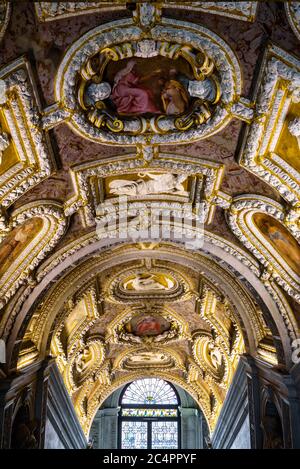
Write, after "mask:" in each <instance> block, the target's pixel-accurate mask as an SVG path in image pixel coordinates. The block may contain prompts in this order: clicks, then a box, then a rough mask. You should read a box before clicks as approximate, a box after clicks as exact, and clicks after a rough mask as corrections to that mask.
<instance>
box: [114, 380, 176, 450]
mask: <svg viewBox="0 0 300 469" xmlns="http://www.w3.org/2000/svg"><path fill="white" fill-rule="evenodd" d="M179 405H180V400H179V396H178V395H177V393H176V390H175V388H174V387H173V386H172V385H171V384H170V383H168V382H167V381H164V380H162V379H158V378H144V379H139V380H136V381H133V382H132V383H130V384H129V385H128V386H126V388H125V389H124V391H123V393H122V395H121V398H120V407H121V409H120V414H119V438H118V446H119V448H120V449H134V448H136V449H178V448H180V431H181V425H180V416H179Z"/></svg>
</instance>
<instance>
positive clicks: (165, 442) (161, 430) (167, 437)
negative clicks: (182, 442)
mask: <svg viewBox="0 0 300 469" xmlns="http://www.w3.org/2000/svg"><path fill="white" fill-rule="evenodd" d="M151 434H152V444H151V448H152V449H177V448H178V422H174V421H173V422H170V421H162V422H152V432H151Z"/></svg>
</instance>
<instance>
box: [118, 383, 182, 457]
mask: <svg viewBox="0 0 300 469" xmlns="http://www.w3.org/2000/svg"><path fill="white" fill-rule="evenodd" d="M141 379H143V378H141ZM150 379H151V378H150ZM153 379H160V378H153ZM135 381H138V379H137V380H135ZM162 381H164V382H165V383H167V384H168V385H169V386H170V387H171V388H172V390H173V391H174V393H175V396H176V399H177V404H122V400H123V396H124V394H125V392H126V390H127V388H128V387H129V386H130V385H131V384H132V383H134V381H131V382H130V383H128V384H127V385H126V386H125V387H124V389H122V392H121V394H120V397H119V408H120V409H119V413H118V448H119V449H122V422H124V421H134V422H147V449H152V422H170V421H173V422H174V421H175V422H177V448H176V449H181V415H180V406H181V400H180V396H179V394H178V391H177V390H176V389H175V387H174V386H173V384H172V383H170V382H169V381H167V380H165V379H162ZM123 409H176V410H177V417H133V416H128V417H127V416H122V410H123Z"/></svg>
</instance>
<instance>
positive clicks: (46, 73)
mask: <svg viewBox="0 0 300 469" xmlns="http://www.w3.org/2000/svg"><path fill="white" fill-rule="evenodd" d="M127 3H128V2H127ZM296 3H297V2H291V3H289V4H286V5H285V6H284V5H283V4H281V3H277V2H274V3H272V2H268V3H267V2H266V3H259V2H168V1H166V2H151V3H147V2H132V3H130V4H129V5H128V4H126V2H123V1H115V2H74V3H71V2H59V3H55V2H23V3H19V4H14V5H13V8H11V5H10V4H8V3H5V2H4V3H3V5H2V6H1V10H0V39H1V38H2V40H1V43H0V49H1V53H0V204H1V211H0V237H1V244H0V260H1V262H0V264H1V266H0V293H1V301H0V307H1V312H0V315H1V316H0V337H1V338H3V339H4V340H5V341H6V344H7V357H8V363H7V365H6V367H5V369H4V372H5V373H7V374H9V373H10V372H14V371H15V370H17V371H18V372H19V371H20V370H21V371H22V372H24V370H26V367H28V366H30V365H31V364H32V363H34V362H35V361H39V360H42V359H43V358H45V357H46V356H48V355H49V354H51V355H53V356H54V357H56V362H57V365H58V368H59V370H60V372H61V374H62V376H63V379H64V382H65V385H66V388H67V390H68V392H69V394H70V396H71V398H72V401H73V404H74V406H75V410H76V412H77V414H78V417H79V419H80V422H81V424H82V427H83V429H84V431H85V432H86V433H88V431H89V428H90V425H91V423H92V420H93V417H94V415H95V413H96V411H97V409H98V408H99V406H100V405H101V403H102V402H103V401H104V399H105V398H106V397H107V396H108V395H109V394H110V393H111V392H112V391H113V390H115V389H116V388H118V387H120V386H121V385H123V384H125V383H127V382H130V381H131V380H133V379H135V378H139V377H145V376H157V377H162V378H164V379H169V380H170V381H172V382H174V383H177V384H178V385H180V386H182V387H183V388H184V389H186V390H187V391H188V392H190V393H191V395H192V396H193V397H194V398H195V399H196V401H197V402H198V403H199V405H200V406H201V408H202V410H203V412H204V414H205V416H206V419H207V422H208V424H209V427H210V430H211V431H212V430H213V429H214V426H215V424H216V422H217V419H218V415H219V413H220V410H221V408H222V405H223V402H224V399H225V397H226V393H227V391H228V388H229V386H230V383H231V381H232V378H233V375H234V372H235V369H236V367H237V364H238V360H239V357H240V355H241V354H243V353H248V354H250V355H252V356H254V357H257V358H259V359H261V360H263V361H265V362H266V363H268V364H269V365H270V366H280V367H286V368H287V369H288V368H290V367H291V366H292V362H291V352H292V346H293V345H292V344H293V341H294V339H295V338H297V337H298V336H299V323H300V321H299V319H300V317H299V314H300V306H299V303H300V295H299V291H300V268H299V265H300V248H299V240H300V231H299V217H300V198H299V197H300V185H299V180H300V165H299V161H298V158H299V148H300V130H299V129H300V126H299V122H300V104H299V103H300V54H299V53H298V52H299V30H300V28H299V24H300V22H299V14H298V12H299V7H298V6H297V5H296ZM298 57H299V58H298ZM120 198H121V203H120ZM124 201H126V204H125V202H124ZM153 208H154V209H155V210H156V212H157V213H158V216H157V217H156V218H155V219H154V218H151V217H150V218H149V216H148V214H149V213H150V211H151V210H152V209H153ZM187 214H188V215H187ZM182 216H186V217H187V218H188V219H189V222H190V224H189V225H188V227H186V226H185V227H184V229H182V226H181V224H180V223H179V221H180V220H179V219H180V217H181V218H182ZM167 222H168V225H167ZM124 226H126V230H127V231H126V230H125V235H124ZM128 226H130V227H131V229H133V228H134V230H135V232H136V230H137V229H140V230H143V229H144V230H147V229H150V228H153V227H154V226H155V227H156V228H158V229H161V231H159V236H151V235H148V236H147V237H145V238H144V239H138V238H134V237H133V235H132V231H128V229H127V228H128ZM166 226H168V228H169V231H168V230H166ZM99 227H100V228H101V229H100V228H99ZM151 233H152V235H153V232H151ZM155 233H157V232H155ZM191 235H192V241H191V239H190V237H191ZM193 236H194V237H195V236H196V238H197V242H200V241H201V242H200V244H199V243H198V244H195V243H194V244H193V240H194V238H193Z"/></svg>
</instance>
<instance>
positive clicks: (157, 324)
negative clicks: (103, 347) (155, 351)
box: [105, 307, 189, 345]
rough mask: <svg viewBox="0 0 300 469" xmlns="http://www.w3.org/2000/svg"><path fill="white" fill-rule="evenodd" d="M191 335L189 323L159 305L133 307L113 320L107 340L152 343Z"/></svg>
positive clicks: (111, 341) (162, 342)
mask: <svg viewBox="0 0 300 469" xmlns="http://www.w3.org/2000/svg"><path fill="white" fill-rule="evenodd" d="M186 337H189V333H188V332H187V324H186V323H185V322H183V321H182V319H181V318H179V316H178V315H177V314H176V313H175V312H174V311H172V312H170V311H168V310H166V309H165V308H164V309H163V310H162V309H161V308H159V307H158V308H157V307H153V308H152V307H149V308H148V309H147V308H142V307H137V308H132V309H130V310H126V311H124V313H123V315H122V317H121V318H120V317H119V316H118V318H116V319H115V320H113V321H112V322H111V323H110V324H109V326H108V328H107V335H106V338H105V341H106V342H110V343H114V344H132V345H139V344H140V345H150V344H153V345H155V344H158V343H159V344H165V343H167V342H170V341H173V340H178V339H184V338H186Z"/></svg>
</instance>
